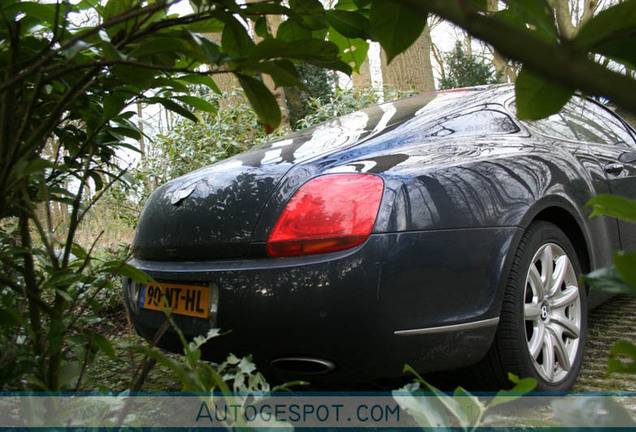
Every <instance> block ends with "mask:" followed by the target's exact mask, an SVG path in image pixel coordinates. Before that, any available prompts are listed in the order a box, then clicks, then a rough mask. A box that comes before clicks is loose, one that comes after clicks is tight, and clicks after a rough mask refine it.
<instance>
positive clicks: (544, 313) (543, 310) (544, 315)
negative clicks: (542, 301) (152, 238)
mask: <svg viewBox="0 0 636 432" xmlns="http://www.w3.org/2000/svg"><path fill="white" fill-rule="evenodd" d="M541 319H543V320H546V319H548V307H547V306H546V305H543V306H542V307H541Z"/></svg>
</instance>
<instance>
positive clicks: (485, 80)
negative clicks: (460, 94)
mask: <svg viewBox="0 0 636 432" xmlns="http://www.w3.org/2000/svg"><path fill="white" fill-rule="evenodd" d="M446 63H447V66H446V77H444V78H442V79H441V80H440V81H439V88H440V90H447V89H452V88H459V87H470V86H476V85H482V84H495V83H497V82H498V81H499V80H498V78H497V76H496V73H495V71H494V69H493V68H492V67H491V66H490V65H488V64H486V63H485V62H484V61H483V60H480V59H479V58H477V57H476V56H473V55H470V54H467V53H465V52H464V49H463V48H462V43H461V42H460V41H457V43H456V44H455V49H454V50H453V52H451V53H450V54H449V55H447V56H446Z"/></svg>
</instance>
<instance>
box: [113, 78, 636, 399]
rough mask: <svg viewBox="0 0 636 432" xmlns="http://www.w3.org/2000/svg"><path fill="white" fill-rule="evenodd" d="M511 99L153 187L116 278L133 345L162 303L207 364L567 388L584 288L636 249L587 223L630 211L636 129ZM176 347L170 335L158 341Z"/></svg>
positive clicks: (490, 97)
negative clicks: (204, 339)
mask: <svg viewBox="0 0 636 432" xmlns="http://www.w3.org/2000/svg"><path fill="white" fill-rule="evenodd" d="M515 112H516V110H515V97H514V88H513V87H512V86H507V85H504V86H492V87H481V88H471V89H464V90H460V91H449V92H437V93H432V94H424V95H421V96H416V97H411V98H407V99H403V100H400V101H396V102H390V103H385V104H381V105H377V106H373V107H370V108H367V109H364V110H362V111H358V112H354V113H352V114H349V115H346V116H344V117H341V118H338V119H335V120H332V121H328V122H326V123H323V124H320V125H318V126H315V127H312V128H310V129H306V130H302V131H299V132H294V133H292V134H291V135H288V136H286V137H284V138H282V139H279V140H276V141H274V142H272V143H270V144H267V145H264V146H260V147H256V148H253V149H251V150H249V151H247V152H245V153H242V154H239V155H237V156H235V157H232V158H230V159H227V160H224V161H221V162H219V163H216V164H213V165H211V166H209V167H207V168H203V169H201V170H198V171H195V172H193V173H191V174H188V175H185V176H183V177H181V178H178V179H176V180H173V181H171V182H169V183H167V184H165V185H163V186H161V187H159V188H158V189H157V190H156V191H155V192H154V193H153V194H152V196H151V197H150V198H149V199H148V202H147V203H146V205H145V207H144V210H143V211H142V213H141V216H140V219H139V223H138V226H137V230H136V234H135V237H134V243H133V245H134V246H133V258H132V260H131V264H132V265H133V266H134V267H136V268H138V269H141V270H143V271H145V272H147V273H148V274H149V275H150V276H152V278H153V279H154V280H155V281H156V282H157V283H148V284H142V283H139V282H136V281H134V280H128V279H126V280H124V294H125V299H126V303H127V308H128V311H129V314H130V316H131V318H132V321H133V323H134V325H135V327H136V329H137V331H138V332H139V333H140V334H141V335H143V336H144V337H145V338H148V339H151V338H153V336H154V335H155V332H156V331H157V329H158V328H159V327H160V326H161V325H162V323H163V322H164V321H165V319H166V318H165V315H164V313H163V312H161V311H160V309H161V308H162V306H161V305H164V306H166V305H167V306H169V307H170V309H171V310H172V314H173V317H174V320H175V322H176V324H177V325H178V326H179V327H180V328H181V330H182V331H183V332H184V333H185V334H186V335H188V336H190V337H194V336H196V335H200V334H205V333H207V331H208V330H209V329H210V328H220V329H221V330H222V331H228V333H227V334H226V335H224V336H222V337H218V338H214V339H212V340H210V341H209V342H208V343H206V344H205V345H204V346H203V357H204V358H205V359H208V360H223V359H224V358H225V357H226V356H227V354H228V353H229V352H232V353H234V354H236V355H247V354H251V355H253V359H254V361H255V362H256V364H257V365H258V366H259V369H261V370H262V371H263V372H264V373H265V374H266V376H270V377H276V378H275V379H281V380H288V379H292V378H303V379H308V380H309V381H312V382H326V383H336V382H360V381H361V382H366V381H369V380H373V379H376V378H381V377H395V376H399V375H401V373H402V370H403V366H404V364H409V365H411V366H412V367H413V368H415V369H416V370H418V371H421V372H433V371H441V370H454V369H460V368H468V367H470V368H475V370H478V371H480V374H481V375H482V376H483V377H484V380H485V382H486V383H487V384H488V386H489V387H491V388H501V387H505V386H507V385H508V384H509V383H508V380H507V374H508V372H512V373H514V374H515V375H517V376H520V377H533V378H535V379H536V380H537V381H538V387H537V388H538V390H543V391H550V390H553V391H563V390H567V389H569V388H570V387H571V386H572V384H573V382H574V380H575V379H576V376H577V373H578V371H579V369H580V366H581V362H582V358H583V351H584V345H585V341H586V323H587V318H586V316H587V309H588V302H590V303H591V302H592V301H593V298H592V297H593V296H592V295H591V293H589V292H588V288H587V287H586V286H584V285H583V284H582V283H580V282H579V276H580V275H581V274H583V273H586V272H589V271H591V270H593V269H596V268H600V267H604V266H608V265H610V264H611V256H612V252H613V251H615V250H619V249H634V248H635V247H636V226H632V225H629V224H627V223H623V222H620V221H617V220H616V219H612V218H609V217H595V218H591V219H590V218H589V214H590V212H591V210H590V209H589V208H587V207H586V203H587V202H588V200H589V199H590V198H592V197H593V196H595V195H597V194H600V193H612V194H617V195H622V196H627V197H630V198H634V197H636V183H635V176H636V141H635V137H636V134H635V131H634V130H633V129H632V128H631V127H630V126H629V125H627V124H626V123H625V122H624V121H623V120H621V118H619V117H617V116H616V115H614V114H613V113H612V112H611V111H610V110H608V109H607V108H605V107H604V106H603V105H602V104H599V103H597V102H595V101H593V100H590V99H585V98H582V97H575V98H573V99H572V100H571V101H570V102H569V103H568V104H567V105H566V106H565V107H564V109H563V110H562V111H561V112H560V113H559V114H555V115H553V116H551V117H549V118H547V119H544V120H539V121H520V120H519V119H518V118H517V117H516V115H515ZM159 346H161V347H163V348H166V349H168V350H175V351H181V344H180V343H179V340H178V338H177V337H176V335H175V334H174V333H173V332H171V331H169V332H167V333H166V334H165V335H164V336H163V337H162V339H161V341H160V342H159Z"/></svg>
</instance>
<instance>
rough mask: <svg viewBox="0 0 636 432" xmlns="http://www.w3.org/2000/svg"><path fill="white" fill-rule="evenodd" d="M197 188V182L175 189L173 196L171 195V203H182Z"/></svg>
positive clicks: (176, 204)
mask: <svg viewBox="0 0 636 432" xmlns="http://www.w3.org/2000/svg"><path fill="white" fill-rule="evenodd" d="M195 189H196V185H195V184H191V185H188V186H186V187H184V188H181V189H179V190H177V191H175V192H174V193H173V194H172V197H170V204H172V205H175V206H178V205H180V204H181V203H182V202H183V200H184V199H186V198H187V197H189V196H190V195H192V192H194V190H195Z"/></svg>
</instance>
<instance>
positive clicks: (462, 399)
mask: <svg viewBox="0 0 636 432" xmlns="http://www.w3.org/2000/svg"><path fill="white" fill-rule="evenodd" d="M453 399H454V400H455V402H456V403H457V405H458V406H459V408H460V409H461V411H462V412H463V413H464V416H465V418H466V421H467V424H469V425H475V424H476V422H477V419H479V417H480V416H481V415H482V414H483V413H484V412H485V409H486V408H485V406H484V404H483V403H481V402H480V401H479V398H478V397H476V396H474V395H472V394H470V393H469V392H467V391H466V390H464V389H463V388H462V387H457V389H455V392H454V393H453Z"/></svg>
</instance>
